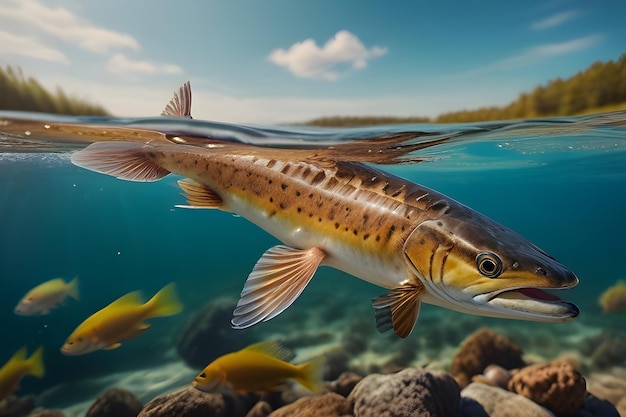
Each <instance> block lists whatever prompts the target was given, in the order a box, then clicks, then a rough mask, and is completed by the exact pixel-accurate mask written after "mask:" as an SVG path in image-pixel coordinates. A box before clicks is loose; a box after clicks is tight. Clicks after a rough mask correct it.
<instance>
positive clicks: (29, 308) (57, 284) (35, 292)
mask: <svg viewBox="0 0 626 417" xmlns="http://www.w3.org/2000/svg"><path fill="white" fill-rule="evenodd" d="M67 297H72V298H73V299H75V300H79V294H78V278H74V279H73V280H72V281H70V282H65V281H64V280H63V279H62V278H55V279H51V280H50V281H46V282H44V283H42V284H39V285H38V286H36V287H35V288H33V289H32V290H30V291H28V293H26V295H25V296H24V297H23V298H22V299H21V300H20V302H19V303H18V304H17V306H16V307H15V310H14V312H15V314H18V315H20V316H35V315H46V314H49V313H50V311H52V310H53V309H55V308H56V307H58V306H59V305H62V304H63V303H64V302H65V299H66V298H67Z"/></svg>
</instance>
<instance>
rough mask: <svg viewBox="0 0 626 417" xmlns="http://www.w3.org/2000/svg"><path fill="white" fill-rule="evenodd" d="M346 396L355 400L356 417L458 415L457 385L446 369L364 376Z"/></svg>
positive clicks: (415, 370) (413, 369)
mask: <svg viewBox="0 0 626 417" xmlns="http://www.w3.org/2000/svg"><path fill="white" fill-rule="evenodd" d="M348 399H349V400H353V401H354V415H355V417H380V416H385V417H401V416H420V417H448V416H450V417H457V416H458V415H459V402H460V389H459V386H458V385H457V383H456V381H455V380H454V378H452V375H450V374H448V373H447V372H444V371H429V370H427V369H423V368H407V369H405V370H403V371H401V372H398V373H397V374H391V375H382V374H372V375H368V376H366V377H365V378H363V379H362V380H361V382H359V383H358V384H357V385H356V387H354V389H353V390H352V392H351V393H350V395H349V396H348Z"/></svg>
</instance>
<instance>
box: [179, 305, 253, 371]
mask: <svg viewBox="0 0 626 417" xmlns="http://www.w3.org/2000/svg"><path fill="white" fill-rule="evenodd" d="M236 306H237V300H235V299H232V298H218V299H216V300H213V301H211V302H210V303H208V304H206V305H205V306H204V307H202V308H201V309H200V310H198V311H197V312H196V313H195V314H194V315H193V316H192V317H191V318H190V319H189V321H188V322H187V324H186V325H185V327H184V329H183V331H182V333H181V335H180V338H179V340H178V344H177V346H176V348H177V350H178V354H179V355H180V356H181V357H182V358H183V359H184V360H185V362H186V363H187V365H189V366H190V367H192V368H198V369H202V368H204V367H205V366H206V365H207V364H209V363H210V362H211V361H212V360H214V359H215V358H218V357H220V356H222V355H225V354H226V353H230V352H234V351H236V350H239V349H241V348H243V347H245V346H248V345H250V344H252V343H254V340H253V338H252V336H251V333H250V332H241V331H237V330H234V329H233V328H232V327H231V325H230V320H231V319H232V316H233V310H234V309H235V307H236Z"/></svg>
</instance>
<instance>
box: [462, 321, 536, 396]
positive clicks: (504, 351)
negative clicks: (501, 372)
mask: <svg viewBox="0 0 626 417" xmlns="http://www.w3.org/2000/svg"><path fill="white" fill-rule="evenodd" d="M492 364H493V365H499V366H501V367H503V368H505V369H513V368H520V367H522V366H524V365H525V363H524V360H523V359H522V349H520V348H519V346H517V345H516V344H515V343H513V342H512V341H511V340H510V339H508V338H507V337H505V336H503V335H501V334H498V333H496V332H494V331H491V330H489V329H481V330H478V331H477V332H475V333H473V334H472V335H470V336H469V337H468V338H467V339H465V341H464V342H463V343H462V344H461V349H460V350H459V351H458V352H457V354H456V356H455V357H454V359H453V361H452V367H451V370H450V372H451V373H452V375H453V376H454V379H456V382H458V384H459V385H460V386H461V388H463V387H466V386H467V385H468V384H469V383H470V382H471V380H472V377H473V376H474V375H479V374H481V373H482V372H483V370H484V369H485V368H486V367H487V365H492Z"/></svg>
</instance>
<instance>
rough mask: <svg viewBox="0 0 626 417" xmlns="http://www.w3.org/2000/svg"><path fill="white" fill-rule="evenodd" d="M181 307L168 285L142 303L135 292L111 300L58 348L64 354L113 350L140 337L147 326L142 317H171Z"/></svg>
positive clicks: (170, 285) (172, 289)
mask: <svg viewBox="0 0 626 417" xmlns="http://www.w3.org/2000/svg"><path fill="white" fill-rule="evenodd" d="M182 309H183V306H182V304H181V303H180V301H179V300H178V297H177V296H176V292H175V289H174V284H173V283H172V284H169V285H167V286H165V287H163V289H161V291H159V292H158V293H157V294H156V295H155V296H154V297H152V298H151V299H150V300H149V301H148V302H146V303H144V304H142V302H141V296H140V294H139V291H135V292H131V293H129V294H126V295H124V296H123V297H120V298H118V299H117V300H115V301H113V302H112V303H111V304H109V305H108V306H106V307H104V308H103V309H102V310H99V311H97V312H95V313H94V314H92V315H91V316H90V317H89V318H87V319H86V320H85V321H83V322H82V323H81V324H80V325H79V326H78V327H77V328H76V330H74V332H72V334H71V335H70V337H68V338H67V340H66V341H65V344H64V345H63V347H62V348H61V352H62V353H64V354H66V355H82V354H84V353H89V352H93V351H96V350H100V349H115V348H118V347H120V345H121V343H120V342H122V341H123V340H127V339H132V338H134V337H138V336H140V335H141V334H142V333H143V332H144V331H145V330H146V329H148V328H149V327H150V325H149V324H148V323H144V320H147V319H150V318H153V317H164V316H173V315H175V314H178V313H180V312H181V311H182Z"/></svg>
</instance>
